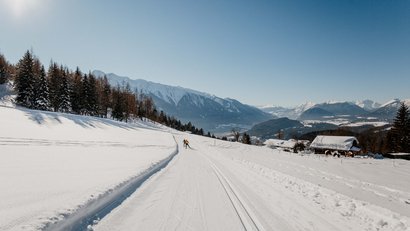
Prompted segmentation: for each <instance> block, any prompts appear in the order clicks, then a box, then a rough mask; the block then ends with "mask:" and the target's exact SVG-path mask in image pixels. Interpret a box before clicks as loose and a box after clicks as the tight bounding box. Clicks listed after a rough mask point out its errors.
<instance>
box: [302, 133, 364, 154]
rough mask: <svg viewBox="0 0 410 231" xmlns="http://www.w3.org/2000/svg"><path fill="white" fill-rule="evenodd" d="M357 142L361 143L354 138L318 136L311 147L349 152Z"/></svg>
mask: <svg viewBox="0 0 410 231" xmlns="http://www.w3.org/2000/svg"><path fill="white" fill-rule="evenodd" d="M355 141H356V144H358V143H359V141H358V140H357V139H356V137H354V136H316V138H315V139H314V140H313V142H312V144H310V147H311V148H318V149H332V150H340V151H349V150H352V147H353V144H354V142H355Z"/></svg>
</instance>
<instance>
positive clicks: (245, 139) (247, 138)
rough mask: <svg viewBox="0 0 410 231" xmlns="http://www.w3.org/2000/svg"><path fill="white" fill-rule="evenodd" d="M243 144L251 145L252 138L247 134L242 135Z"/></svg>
mask: <svg viewBox="0 0 410 231" xmlns="http://www.w3.org/2000/svg"><path fill="white" fill-rule="evenodd" d="M242 143H244V144H251V137H250V136H249V135H248V134H246V132H245V133H243V135H242Z"/></svg>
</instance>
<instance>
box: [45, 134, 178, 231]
mask: <svg viewBox="0 0 410 231" xmlns="http://www.w3.org/2000/svg"><path fill="white" fill-rule="evenodd" d="M173 138H174V140H175V137H173ZM178 153H179V145H178V143H177V142H176V140H175V151H174V152H172V153H171V154H170V155H169V156H168V157H167V158H165V159H163V160H161V161H159V162H158V163H156V164H155V165H153V166H151V167H150V168H149V169H147V170H146V171H144V172H143V173H141V174H140V175H138V176H136V177H133V178H131V179H130V180H128V181H127V182H124V183H122V184H121V185H119V186H118V187H116V188H115V189H113V190H110V191H108V192H107V193H105V194H104V195H102V196H100V197H98V198H96V199H95V200H92V201H90V202H88V203H87V204H85V205H84V206H82V207H81V208H80V209H78V210H77V211H76V212H74V213H73V214H70V215H67V217H66V218H65V219H63V220H61V221H59V222H57V223H52V224H48V225H47V226H46V227H45V228H44V229H43V230H44V231H54V230H64V231H80V230H89V229H90V227H91V225H93V224H95V222H97V221H98V220H100V219H101V218H104V217H105V216H106V215H107V214H109V213H110V212H111V211H112V210H113V209H115V208H116V207H117V206H119V205H121V203H123V202H124V201H125V200H126V199H127V198H128V197H129V196H130V195H132V194H133V193H134V192H135V191H136V190H137V189H138V188H139V187H140V186H141V185H142V184H143V183H144V182H145V181H147V180H148V179H149V178H150V177H151V176H153V175H154V174H156V173H157V172H159V171H161V170H162V169H163V168H165V167H166V166H167V165H168V164H169V163H170V161H171V160H172V159H173V158H174V157H175V156H176V155H177V154H178Z"/></svg>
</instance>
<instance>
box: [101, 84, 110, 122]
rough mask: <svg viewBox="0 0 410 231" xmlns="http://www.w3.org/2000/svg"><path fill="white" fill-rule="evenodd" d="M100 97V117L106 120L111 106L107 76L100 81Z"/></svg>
mask: <svg viewBox="0 0 410 231" xmlns="http://www.w3.org/2000/svg"><path fill="white" fill-rule="evenodd" d="M101 85H102V86H101V88H102V89H101V96H100V98H101V99H100V100H101V105H100V109H101V113H100V114H101V115H102V117H105V118H107V116H108V108H109V107H110V105H111V101H112V99H111V86H110V83H109V82H108V79H107V76H104V78H102V80H101Z"/></svg>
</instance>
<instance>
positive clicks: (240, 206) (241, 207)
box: [202, 154, 264, 231]
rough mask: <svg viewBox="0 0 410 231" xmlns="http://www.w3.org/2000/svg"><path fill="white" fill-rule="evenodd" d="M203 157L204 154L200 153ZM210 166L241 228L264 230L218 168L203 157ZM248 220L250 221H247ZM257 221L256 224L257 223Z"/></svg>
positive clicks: (248, 230)
mask: <svg viewBox="0 0 410 231" xmlns="http://www.w3.org/2000/svg"><path fill="white" fill-rule="evenodd" d="M202 155H203V156H204V157H205V155H204V154H202ZM205 158H206V159H207V160H208V162H209V164H210V166H211V167H212V169H213V171H214V173H215V175H216V177H217V178H218V180H219V182H220V184H221V185H222V188H223V189H224V190H225V193H226V195H227V197H228V198H229V200H230V202H231V204H232V206H233V208H234V210H235V212H236V214H237V215H238V218H239V220H240V222H241V224H242V226H243V228H244V229H245V230H247V231H250V230H257V231H262V230H264V229H263V227H262V226H261V225H260V223H259V222H257V221H255V220H256V218H254V217H253V216H252V215H251V214H250V212H249V211H248V210H249V209H248V208H247V206H245V202H243V201H242V200H241V198H240V197H239V196H238V193H237V192H236V190H234V188H233V186H232V184H231V183H230V182H229V181H228V179H227V178H226V176H225V175H223V173H222V172H221V170H219V168H218V167H217V166H216V165H215V164H214V163H213V162H212V161H211V160H210V159H209V158H208V157H205ZM247 221H250V222H247ZM257 223H258V224H257Z"/></svg>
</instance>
